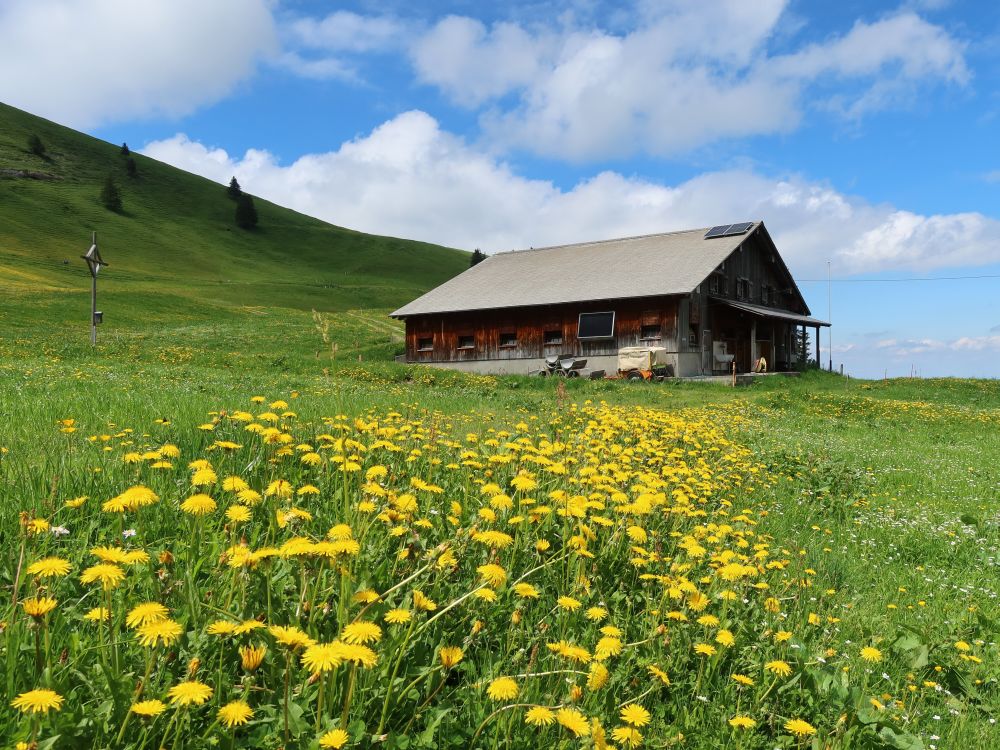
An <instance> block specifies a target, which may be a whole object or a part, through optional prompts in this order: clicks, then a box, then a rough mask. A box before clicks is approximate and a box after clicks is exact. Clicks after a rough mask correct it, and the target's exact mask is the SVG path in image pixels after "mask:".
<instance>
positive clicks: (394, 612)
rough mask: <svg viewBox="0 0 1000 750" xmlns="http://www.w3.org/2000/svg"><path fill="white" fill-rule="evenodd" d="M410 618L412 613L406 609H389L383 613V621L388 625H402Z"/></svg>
mask: <svg viewBox="0 0 1000 750" xmlns="http://www.w3.org/2000/svg"><path fill="white" fill-rule="evenodd" d="M412 618H413V614H412V613H411V612H410V610H408V609H390V610H389V611H388V612H386V613H385V621H386V622H387V623H389V624H390V625H402V624H403V623H407V622H409V621H410V620H411V619H412Z"/></svg>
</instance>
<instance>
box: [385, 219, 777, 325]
mask: <svg viewBox="0 0 1000 750" xmlns="http://www.w3.org/2000/svg"><path fill="white" fill-rule="evenodd" d="M758 226H760V222H754V225H753V226H752V227H751V228H750V230H749V231H748V232H747V233H746V234H740V235H735V236H732V237H719V238H715V239H710V240H706V239H705V233H706V232H707V231H708V228H707V227H706V228H702V229H689V230H686V231H683V232H668V233H666V234H649V235H644V236H641V237H626V238H623V239H617V240H604V241H601V242H584V243H580V244H576V245H559V246H557V247H546V248H539V249H532V250H518V251H514V252H506V253H497V254H496V255H491V256H490V257H488V258H487V259H486V260H484V261H483V262H482V263H479V264H478V265H475V266H473V267H472V268H470V269H469V270H468V271H465V272H464V273H461V274H459V275H458V276H456V277H455V278H453V279H451V280H449V281H446V282H445V283H444V284H442V285H441V286H439V287H436V288H434V289H431V290H430V291H429V292H427V293H426V294H424V295H423V296H421V297H418V298H417V299H415V300H413V301H412V302H410V303H409V304H407V305H403V307H401V308H399V309H398V310H396V311H395V312H394V313H392V317H395V318H405V317H407V316H409V315H425V314H428V313H443V312H460V311H464V310H490V309H496V308H503V307H527V306H532V305H557V304H562V303H565V302H585V301H590V300H604V299H622V298H628V297H652V296H659V295H665V294H688V293H690V292H691V291H692V290H693V289H694V288H695V287H696V286H698V285H699V284H700V283H701V282H702V281H704V280H705V278H706V277H707V276H708V275H709V274H710V273H711V272H712V271H713V270H715V268H716V266H718V265H719V264H720V263H721V262H722V261H724V260H725V259H726V258H727V257H729V254H730V253H732V252H733V250H735V249H736V248H737V247H739V245H740V243H741V242H743V240H745V239H746V238H747V237H749V236H750V235H751V234H753V232H754V231H755V230H756V229H757V227H758Z"/></svg>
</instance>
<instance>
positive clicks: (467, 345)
mask: <svg viewBox="0 0 1000 750" xmlns="http://www.w3.org/2000/svg"><path fill="white" fill-rule="evenodd" d="M458 348H459V349H475V348H476V337H475V336H459V337H458Z"/></svg>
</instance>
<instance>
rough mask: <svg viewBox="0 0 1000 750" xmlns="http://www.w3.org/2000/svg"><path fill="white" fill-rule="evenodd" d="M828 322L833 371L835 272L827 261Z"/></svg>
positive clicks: (831, 370)
mask: <svg viewBox="0 0 1000 750" xmlns="http://www.w3.org/2000/svg"><path fill="white" fill-rule="evenodd" d="M826 322H827V323H829V324H830V334H829V335H830V372H833V272H832V271H831V270H830V261H827V262H826Z"/></svg>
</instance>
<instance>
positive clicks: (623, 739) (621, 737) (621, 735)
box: [611, 727, 642, 747]
mask: <svg viewBox="0 0 1000 750" xmlns="http://www.w3.org/2000/svg"><path fill="white" fill-rule="evenodd" d="M611 739H613V740H614V741H615V742H620V743H621V744H622V745H623V746H625V747H639V745H641V744H642V732H640V731H639V730H638V729H636V728H635V727H617V728H615V729H613V730H612V731H611Z"/></svg>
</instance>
